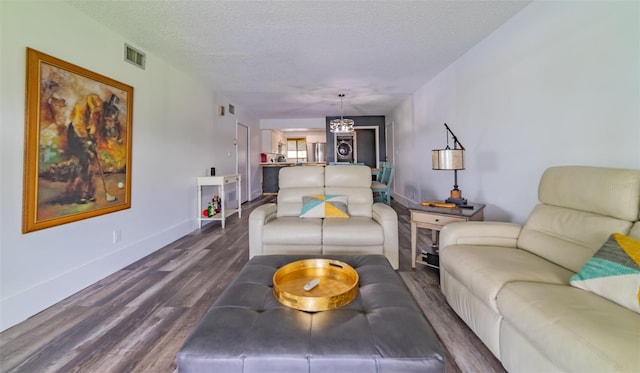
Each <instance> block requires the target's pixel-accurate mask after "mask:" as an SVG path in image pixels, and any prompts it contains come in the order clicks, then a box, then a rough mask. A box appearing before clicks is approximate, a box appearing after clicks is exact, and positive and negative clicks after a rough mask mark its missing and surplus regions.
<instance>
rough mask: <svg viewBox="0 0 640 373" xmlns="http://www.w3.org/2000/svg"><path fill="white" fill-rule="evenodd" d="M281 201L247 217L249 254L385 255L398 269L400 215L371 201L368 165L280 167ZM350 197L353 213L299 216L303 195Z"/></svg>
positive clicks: (267, 205)
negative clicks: (347, 214) (322, 216)
mask: <svg viewBox="0 0 640 373" xmlns="http://www.w3.org/2000/svg"><path fill="white" fill-rule="evenodd" d="M279 185H280V189H279V191H278V199H277V203H269V204H265V205H263V206H260V207H258V208H256V209H255V210H253V211H252V212H251V215H250V216H249V257H250V258H251V257H253V256H255V255H268V254H349V255H363V254H382V255H384V256H386V257H387V259H388V260H389V262H390V263H391V266H392V267H393V268H394V269H398V215H397V214H396V212H395V210H393V208H391V207H390V206H387V205H385V204H383V203H374V202H373V193H372V192H371V169H370V168H369V167H367V166H355V165H354V166H344V165H340V166H326V167H321V166H295V167H285V168H282V169H281V170H280V174H279ZM317 194H330V195H341V196H347V197H348V213H349V215H350V217H349V218H300V212H301V210H302V205H303V202H302V197H303V196H308V195H317Z"/></svg>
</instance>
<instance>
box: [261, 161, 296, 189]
mask: <svg viewBox="0 0 640 373" xmlns="http://www.w3.org/2000/svg"><path fill="white" fill-rule="evenodd" d="M291 166H293V164H291V163H288V164H282V165H280V164H272V165H271V164H269V165H262V167H261V168H262V194H277V193H278V190H279V189H280V184H279V182H278V180H279V174H280V170H281V169H282V168H283V167H291Z"/></svg>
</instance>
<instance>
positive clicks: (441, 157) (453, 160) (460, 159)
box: [431, 123, 467, 206]
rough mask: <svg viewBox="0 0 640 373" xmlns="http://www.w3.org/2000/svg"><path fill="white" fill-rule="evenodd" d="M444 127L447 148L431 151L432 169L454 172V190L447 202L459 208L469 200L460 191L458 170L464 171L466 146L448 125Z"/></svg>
mask: <svg viewBox="0 0 640 373" xmlns="http://www.w3.org/2000/svg"><path fill="white" fill-rule="evenodd" d="M444 127H445V128H446V136H447V147H446V148H444V149H435V150H433V151H431V168H432V169H434V170H449V171H450V170H453V177H454V182H453V189H451V193H450V196H449V198H447V200H446V201H445V202H447V203H455V204H456V205H457V206H461V205H466V204H467V200H466V199H465V198H462V191H461V190H460V189H458V170H464V146H462V144H461V143H460V141H458V138H457V137H456V135H455V134H454V133H453V132H452V131H451V129H450V128H449V126H447V124H446V123H445V124H444ZM449 135H451V138H452V139H453V149H451V148H450V147H449Z"/></svg>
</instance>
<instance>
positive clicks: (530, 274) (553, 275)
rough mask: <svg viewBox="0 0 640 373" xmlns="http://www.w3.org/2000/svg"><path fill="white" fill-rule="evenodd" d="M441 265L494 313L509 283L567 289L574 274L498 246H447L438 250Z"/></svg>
mask: <svg viewBox="0 0 640 373" xmlns="http://www.w3.org/2000/svg"><path fill="white" fill-rule="evenodd" d="M440 265H441V266H442V267H443V268H446V270H447V272H448V273H449V274H450V275H451V276H453V277H454V278H456V279H457V280H458V281H459V282H460V283H462V284H464V285H465V286H466V287H467V288H468V289H469V291H471V293H473V294H474V295H475V296H476V297H478V299H480V300H481V301H483V302H484V303H486V304H487V305H488V306H489V307H491V308H492V309H493V310H494V311H496V312H498V307H497V306H496V297H497V296H498V292H500V289H502V288H503V287H504V286H505V285H506V284H508V283H510V282H513V281H536V282H546V283H551V284H562V285H569V278H571V276H572V275H573V274H574V272H571V271H568V270H566V269H564V268H562V267H560V266H558V265H555V264H553V263H551V262H549V261H547V260H544V259H542V258H540V257H539V256H536V255H533V254H531V253H530V252H527V251H525V250H520V249H516V248H507V247H501V246H468V245H454V246H447V247H446V248H443V249H442V250H440Z"/></svg>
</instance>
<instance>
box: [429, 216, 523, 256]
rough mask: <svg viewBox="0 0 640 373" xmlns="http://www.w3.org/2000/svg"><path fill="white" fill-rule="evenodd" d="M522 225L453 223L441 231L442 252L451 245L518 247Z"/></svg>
mask: <svg viewBox="0 0 640 373" xmlns="http://www.w3.org/2000/svg"><path fill="white" fill-rule="evenodd" d="M521 230H522V225H520V224H514V223H503V222H492V221H468V222H460V223H451V224H447V225H445V226H444V227H442V230H441V231H440V242H439V246H440V250H442V249H445V248H446V247H447V246H450V245H484V246H488V245H491V246H503V247H513V248H516V247H517V243H518V236H519V235H520V231H521Z"/></svg>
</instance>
